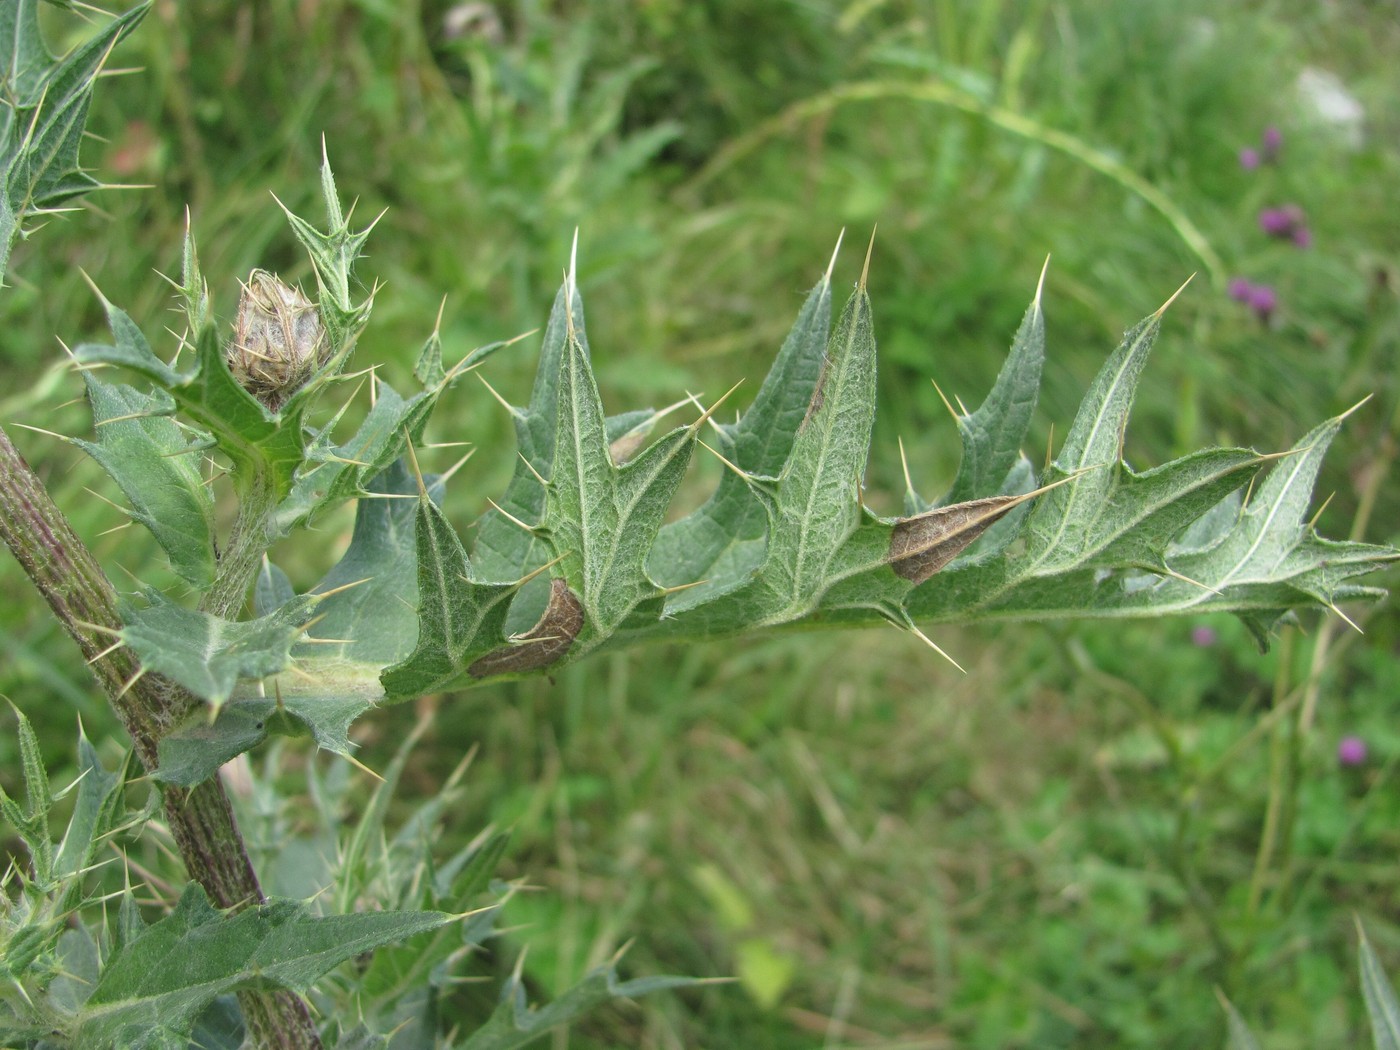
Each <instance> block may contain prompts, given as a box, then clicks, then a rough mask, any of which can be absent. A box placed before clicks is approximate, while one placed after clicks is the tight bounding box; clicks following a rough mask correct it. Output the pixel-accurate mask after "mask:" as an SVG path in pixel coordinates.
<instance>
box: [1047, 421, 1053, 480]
mask: <svg viewBox="0 0 1400 1050" xmlns="http://www.w3.org/2000/svg"><path fill="white" fill-rule="evenodd" d="M1054 454H1055V421H1054V420H1053V419H1052V420H1051V421H1050V436H1049V437H1047V438H1046V439H1045V469H1046V470H1049V469H1050V464H1051V463H1053V462H1054V459H1053V458H1052V457H1053V456H1054Z"/></svg>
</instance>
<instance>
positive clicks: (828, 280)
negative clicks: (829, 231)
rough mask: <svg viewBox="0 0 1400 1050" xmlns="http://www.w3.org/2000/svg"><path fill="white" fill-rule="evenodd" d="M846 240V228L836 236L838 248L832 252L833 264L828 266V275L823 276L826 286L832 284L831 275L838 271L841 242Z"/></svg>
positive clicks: (842, 228)
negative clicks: (837, 260)
mask: <svg viewBox="0 0 1400 1050" xmlns="http://www.w3.org/2000/svg"><path fill="white" fill-rule="evenodd" d="M845 238H846V227H844V226H842V227H841V232H840V233H838V234H837V235H836V247H835V248H834V249H832V252H831V262H829V263H827V264H826V273H825V274H823V275H822V281H823V283H825V284H830V283H831V273H832V271H833V270H835V269H836V257H837V256H838V255H840V254H841V242H842V241H843V240H845Z"/></svg>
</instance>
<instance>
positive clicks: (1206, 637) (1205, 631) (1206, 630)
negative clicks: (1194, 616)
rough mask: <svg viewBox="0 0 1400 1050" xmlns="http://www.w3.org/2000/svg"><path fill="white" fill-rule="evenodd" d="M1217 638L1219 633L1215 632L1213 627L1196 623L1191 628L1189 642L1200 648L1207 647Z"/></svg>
mask: <svg viewBox="0 0 1400 1050" xmlns="http://www.w3.org/2000/svg"><path fill="white" fill-rule="evenodd" d="M1217 640H1219V635H1217V634H1216V633H1215V628H1214V627H1208V626H1207V625H1205V624H1203V623H1202V624H1197V625H1196V626H1195V627H1192V628H1191V644H1192V645H1194V646H1197V647H1198V648H1201V649H1209V648H1210V647H1211V646H1212V645H1214V644H1215V643H1216V641H1217Z"/></svg>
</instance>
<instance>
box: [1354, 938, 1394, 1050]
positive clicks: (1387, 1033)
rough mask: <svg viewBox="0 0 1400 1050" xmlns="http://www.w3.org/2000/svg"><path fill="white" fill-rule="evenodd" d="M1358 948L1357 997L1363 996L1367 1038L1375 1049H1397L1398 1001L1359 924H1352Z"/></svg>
mask: <svg viewBox="0 0 1400 1050" xmlns="http://www.w3.org/2000/svg"><path fill="white" fill-rule="evenodd" d="M1356 934H1357V937H1358V939H1359V940H1360V949H1361V953H1360V954H1361V994H1362V995H1364V996H1365V997H1366V1013H1367V1015H1368V1016H1369V1017H1370V1019H1371V1038H1372V1040H1373V1041H1374V1043H1375V1047H1376V1050H1400V1001H1397V1000H1396V998H1395V988H1394V987H1393V986H1392V985H1391V983H1390V978H1388V977H1386V975H1385V970H1384V968H1382V966H1381V961H1380V959H1378V958H1377V957H1376V953H1375V951H1374V950H1372V948H1371V942H1370V941H1369V940H1367V938H1366V931H1365V930H1363V929H1362V928H1361V924H1360V923H1359V922H1358V923H1357V924H1356Z"/></svg>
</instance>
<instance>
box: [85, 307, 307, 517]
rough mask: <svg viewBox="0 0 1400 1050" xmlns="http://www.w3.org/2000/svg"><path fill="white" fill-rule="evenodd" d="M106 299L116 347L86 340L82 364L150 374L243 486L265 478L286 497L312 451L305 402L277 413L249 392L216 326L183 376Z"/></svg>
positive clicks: (207, 329) (198, 341)
mask: <svg viewBox="0 0 1400 1050" xmlns="http://www.w3.org/2000/svg"><path fill="white" fill-rule="evenodd" d="M102 304H103V307H104V308H105V309H106V311H107V320H108V325H109V326H110V328H111V330H112V336H113V338H114V339H115V340H116V342H115V345H111V346H105V345H100V344H96V343H83V344H81V345H79V346H78V347H77V348H76V349H75V350H74V351H73V355H74V357H76V358H77V360H78V362H79V363H80V364H87V365H93V364H108V365H119V366H121V367H124V368H129V369H131V370H133V371H135V372H138V373H140V374H141V375H143V376H145V377H146V378H147V379H149V380H151V381H152V382H153V383H155V384H156V386H157V387H158V388H159V389H160V390H162V391H163V392H164V393H165V394H167V395H169V397H170V398H171V399H172V400H173V401H174V404H175V407H176V408H177V409H178V410H179V411H180V412H181V413H183V414H184V416H185V417H186V418H187V419H188V420H189V421H190V422H191V423H193V424H194V425H195V426H196V427H198V428H199V429H201V430H203V431H206V432H207V433H208V434H209V436H210V438H211V439H212V441H213V442H214V444H215V445H217V447H218V449H219V451H221V452H223V453H224V454H225V455H226V456H228V457H229V459H230V460H231V461H232V464H233V477H234V481H235V483H236V484H238V485H239V486H240V491H243V490H244V489H246V487H247V486H248V485H250V484H251V482H252V479H253V478H254V477H264V478H266V479H267V482H268V484H269V486H270V487H271V489H272V491H273V492H274V493H275V494H276V496H277V497H278V498H279V499H280V498H283V497H285V496H286V495H287V493H288V492H289V491H290V490H291V485H292V477H293V475H294V473H295V472H296V470H297V468H298V467H299V466H300V465H301V462H302V459H303V457H304V455H305V443H306V438H305V435H304V432H303V431H304V427H303V424H302V416H303V414H304V411H305V404H304V403H301V404H300V406H299V407H296V408H294V407H293V406H292V405H291V403H290V402H289V403H288V404H287V405H284V406H283V410H282V412H281V413H279V414H275V415H274V414H273V413H272V412H270V411H269V410H268V409H267V408H266V407H265V406H264V405H263V404H262V403H261V402H260V401H258V399H257V398H255V397H254V396H253V395H252V394H250V393H249V392H248V391H247V390H245V389H243V387H242V386H240V385H239V383H238V381H237V380H236V379H234V377H233V374H232V373H231V372H229V369H228V363H227V362H226V361H225V360H224V353H223V350H222V348H221V347H220V345H219V337H218V333H217V332H216V331H215V329H214V327H213V325H212V324H207V325H205V326H204V328H202V329H200V330H199V331H198V332H197V333H196V335H195V367H194V368H193V369H192V370H191V371H189V372H183V373H182V372H177V371H175V370H174V369H173V368H171V367H170V366H169V365H167V364H166V363H165V362H164V361H162V360H161V359H160V358H159V357H157V356H156V355H155V353H154V352H153V351H152V350H151V347H150V344H149V343H148V342H147V341H146V338H145V336H144V335H142V334H141V330H140V329H139V328H137V326H136V324H135V322H133V321H132V320H131V318H130V317H128V316H127V315H126V313H125V312H123V311H122V310H120V309H119V308H118V307H116V306H113V305H112V304H111V303H109V302H107V300H106V299H105V298H104V299H103V300H102Z"/></svg>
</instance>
